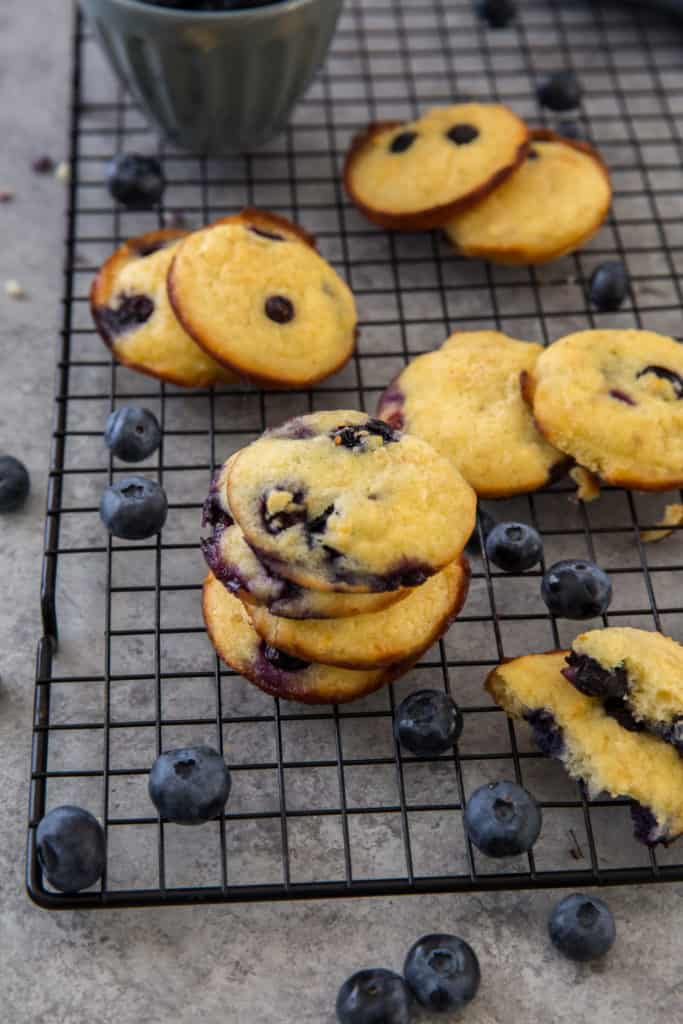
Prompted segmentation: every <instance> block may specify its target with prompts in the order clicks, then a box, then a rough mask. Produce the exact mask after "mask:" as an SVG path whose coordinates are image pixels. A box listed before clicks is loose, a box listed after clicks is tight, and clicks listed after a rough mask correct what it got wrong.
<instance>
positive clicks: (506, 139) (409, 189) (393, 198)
mask: <svg viewBox="0 0 683 1024" xmlns="http://www.w3.org/2000/svg"><path fill="white" fill-rule="evenodd" d="M528 139H529V130H528V128H527V126H526V125H525V124H524V122H523V121H522V120H520V118H519V117H517V115H516V114H513V112H512V111H511V110H508V108H507V107H504V106H500V105H497V104H485V103H461V104H454V105H453V106H449V107H435V108H433V109H432V110H429V111H427V112H426V113H425V114H423V116H422V117H420V118H418V119H417V120H416V121H412V122H407V123H403V124H402V123H401V122H399V121H388V122H382V123H380V124H372V125H370V126H369V128H368V129H367V130H366V131H365V132H364V133H363V134H361V135H359V136H358V137H357V138H356V139H355V140H354V142H353V144H352V146H351V149H350V151H349V153H348V156H347V158H346V164H345V168H344V185H345V187H346V191H347V193H348V195H349V197H350V198H351V200H352V201H353V202H354V203H355V205H356V206H357V207H358V208H359V210H360V211H361V212H362V213H364V214H365V216H366V217H367V218H368V219H369V220H371V221H373V222H374V223H375V224H379V225H381V226H382V227H386V228H395V229H402V230H406V231H416V230H423V229H426V228H433V227H438V226H440V225H442V224H445V223H446V222H447V221H448V220H449V219H450V218H451V217H452V216H453V214H455V213H456V211H458V210H460V209H463V208H464V207H466V206H469V205H471V204H472V203H473V202H475V201H476V200H477V199H480V198H481V197H482V196H485V195H486V194H487V193H488V192H490V191H491V190H492V189H494V188H496V187H497V186H498V185H500V184H501V182H503V181H504V180H505V179H506V178H507V177H508V175H510V174H511V173H512V172H513V171H514V169H515V167H517V166H518V165H519V164H520V163H521V161H522V160H523V159H524V157H525V155H526V151H527V147H528Z"/></svg>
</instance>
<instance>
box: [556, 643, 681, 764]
mask: <svg viewBox="0 0 683 1024" xmlns="http://www.w3.org/2000/svg"><path fill="white" fill-rule="evenodd" d="M562 675H563V676H564V677H565V679H568V680H569V682H570V683H572V684H573V685H574V686H575V687H576V688H577V689H578V690H580V691H581V693H585V694H587V695H588V696H590V697H599V698H600V699H601V700H603V701H606V702H609V707H611V708H613V709H615V710H617V711H618V712H619V714H620V716H621V718H622V719H623V720H624V721H626V720H627V717H630V719H631V723H632V724H631V728H632V729H633V730H639V729H647V730H648V732H652V733H654V734H655V735H656V736H659V737H661V739H663V740H665V741H666V742H667V743H671V744H672V745H673V746H674V747H675V748H676V750H677V751H678V752H679V754H683V647H681V645H680V644H677V643H676V641H675V640H671V639H670V638H669V637H668V636H663V635H662V634H661V633H654V632H650V631H648V630H646V629H633V628H631V627H630V626H611V627H609V628H608V629H592V630H590V631H589V632H587V633H582V634H581V635H580V636H577V638H576V640H575V641H574V643H573V644H572V649H571V651H570V652H569V654H568V656H567V665H566V667H565V668H563V669H562ZM620 702H621V703H622V704H623V708H621V709H620V708H619V703H620Z"/></svg>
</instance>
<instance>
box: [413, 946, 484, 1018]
mask: <svg viewBox="0 0 683 1024" xmlns="http://www.w3.org/2000/svg"><path fill="white" fill-rule="evenodd" d="M403 974H404V975H405V979H406V981H407V983H408V986H409V988H410V989H411V990H412V992H413V995H414V996H415V998H416V999H417V1001H418V1002H419V1003H420V1004H421V1005H422V1006H424V1007H425V1008H426V1009H427V1010H431V1011H433V1012H436V1013H448V1012H449V1011H450V1012H455V1011H456V1010H461V1009H462V1007H463V1006H466V1005H467V1003H470V1002H471V1001H472V1000H473V999H474V997H475V996H476V994H477V990H478V988H479V982H480V980H481V974H480V970H479V961H478V959H477V955H476V953H475V952H474V950H473V949H472V947H471V946H470V945H468V943H467V942H465V941H463V939H459V938H458V937H457V936H456V935H425V936H423V938H421V939H419V940H418V941H417V942H416V943H415V945H414V946H413V947H412V948H411V950H410V951H409V953H408V956H407V957H406V961H405V964H404V966H403Z"/></svg>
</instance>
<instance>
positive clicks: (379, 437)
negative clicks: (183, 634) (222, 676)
mask: <svg viewBox="0 0 683 1024" xmlns="http://www.w3.org/2000/svg"><path fill="white" fill-rule="evenodd" d="M475 510H476V497H475V494H474V492H473V491H472V489H471V488H470V487H469V485H468V484H467V483H466V481H465V480H464V479H463V477H462V476H461V475H460V473H459V472H458V471H457V470H456V469H455V467H454V466H453V464H452V463H451V462H450V460H448V459H447V458H445V457H443V456H442V455H440V454H438V453H437V452H436V451H435V450H434V449H433V448H432V447H431V446H430V445H429V444H427V443H426V442H424V441H422V440H420V439H419V438H416V437H412V436H410V435H407V434H402V433H400V432H399V431H396V430H394V429H393V428H392V427H390V426H388V425H387V424H386V423H384V422H382V421H381V420H375V419H372V418H370V417H368V416H367V415H366V414H364V413H361V412H356V411H345V410H343V411H333V412H320V413H313V414H310V415H308V416H301V417H297V418H296V419H293V420H289V421H288V422H287V423H285V424H283V425H282V426H281V427H278V428H277V429H274V430H269V431H267V432H266V433H265V434H264V435H263V436H262V437H261V438H259V439H258V440H257V441H255V442H253V443H252V444H250V445H248V446H247V447H246V448H244V449H242V450H241V451H240V452H238V453H237V454H236V455H234V456H232V457H231V458H230V459H228V461H227V462H226V463H225V465H224V466H223V467H222V469H221V470H220V472H219V474H218V475H217V477H216V478H215V480H214V483H213V484H212V487H211V491H210V493H209V497H208V498H207V501H206V503H205V506H204V524H205V525H208V526H210V527H211V529H212V533H211V536H210V537H209V538H207V539H205V540H204V541H203V542H202V547H203V551H204V555H205V558H206V561H207V563H208V565H209V568H210V570H211V572H210V573H209V576H208V577H207V579H206V581H205V583H204V599H203V609H204V618H205V621H206V626H207V630H208V632H209V636H210V638H211V640H212V642H213V645H214V647H215V648H216V650H217V652H218V654H219V655H220V657H221V658H222V659H223V660H224V661H225V662H226V663H227V664H228V665H230V666H231V667H232V668H234V669H235V670H236V671H237V672H239V673H241V674H242V675H244V676H245V677H246V678H247V679H249V680H250V681H251V682H253V683H255V684H256V685H257V686H259V687H261V689H263V690H265V691H266V692H268V693H271V694H273V695H275V696H278V697H284V698H287V699H291V700H299V701H304V702H309V703H337V702H342V701H349V700H353V699H355V698H358V697H361V696H364V695H365V694H367V693H370V692H371V691H372V690H375V689H377V688H378V687H380V686H382V685H384V684H385V683H388V682H390V681H392V680H394V679H396V678H397V677H398V676H400V675H401V674H402V673H404V672H405V671H407V669H408V668H409V667H410V666H411V665H412V664H414V662H415V661H416V660H417V659H418V658H419V657H420V656H421V655H422V654H423V653H424V652H425V651H426V650H427V648H428V647H430V646H431V644H433V643H434V642H435V641H436V640H438V639H439V637H440V636H441V635H442V634H443V633H444V631H445V630H446V629H447V628H448V626H449V625H450V623H451V622H452V621H453V619H454V618H455V617H456V615H457V614H458V612H459V611H460V609H461V608H462V606H463V603H464V601H465V598H466V595H467V589H468V581H469V567H468V565H467V562H466V560H465V559H464V557H463V554H462V552H463V548H464V546H465V544H466V542H467V540H468V538H469V536H470V534H471V532H472V530H473V527H474V522H475Z"/></svg>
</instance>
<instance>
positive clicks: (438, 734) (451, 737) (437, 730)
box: [394, 690, 463, 757]
mask: <svg viewBox="0 0 683 1024" xmlns="http://www.w3.org/2000/svg"><path fill="white" fill-rule="evenodd" d="M462 728H463V719H462V714H461V713H460V711H459V709H458V707H457V705H456V703H455V701H454V700H453V698H452V697H451V696H450V695H449V694H447V693H444V692H443V690H418V691H417V692H416V693H411V694H410V695H409V696H408V697H406V699H405V700H404V701H402V702H401V704H400V705H399V707H398V710H397V711H396V717H395V720H394V734H395V736H396V739H397V740H398V742H399V743H400V744H401V745H402V746H403V747H405V749H406V750H408V751H410V753H411V754H414V755H415V756H416V757H438V755H439V754H445V753H446V751H448V750H451V749H452V747H453V744H454V743H455V741H456V740H457V739H458V737H459V736H460V734H461V732H462Z"/></svg>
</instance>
